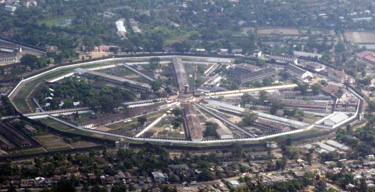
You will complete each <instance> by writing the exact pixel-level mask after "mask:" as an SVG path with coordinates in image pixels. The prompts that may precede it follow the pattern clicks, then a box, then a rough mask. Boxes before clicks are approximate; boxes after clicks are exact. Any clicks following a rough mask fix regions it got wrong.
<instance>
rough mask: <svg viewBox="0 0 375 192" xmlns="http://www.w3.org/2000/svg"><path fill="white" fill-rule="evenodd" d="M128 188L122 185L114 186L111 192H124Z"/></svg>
mask: <svg viewBox="0 0 375 192" xmlns="http://www.w3.org/2000/svg"><path fill="white" fill-rule="evenodd" d="M127 190H128V188H127V187H126V185H124V184H122V183H121V184H119V185H115V186H113V187H112V189H111V192H125V191H127Z"/></svg>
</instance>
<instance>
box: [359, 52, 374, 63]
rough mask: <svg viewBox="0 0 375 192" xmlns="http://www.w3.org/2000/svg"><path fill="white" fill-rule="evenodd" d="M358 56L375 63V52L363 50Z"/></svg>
mask: <svg viewBox="0 0 375 192" xmlns="http://www.w3.org/2000/svg"><path fill="white" fill-rule="evenodd" d="M357 58H358V59H359V60H362V61H364V62H369V63H371V64H375V53H374V52H371V51H363V52H361V53H358V54H357Z"/></svg>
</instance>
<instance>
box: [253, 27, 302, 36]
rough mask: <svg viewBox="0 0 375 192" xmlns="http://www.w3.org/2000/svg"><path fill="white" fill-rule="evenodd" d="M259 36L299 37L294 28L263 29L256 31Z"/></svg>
mask: <svg viewBox="0 0 375 192" xmlns="http://www.w3.org/2000/svg"><path fill="white" fill-rule="evenodd" d="M257 33H258V34H259V35H273V34H275V35H299V31H298V29H296V28H264V29H258V31H257Z"/></svg>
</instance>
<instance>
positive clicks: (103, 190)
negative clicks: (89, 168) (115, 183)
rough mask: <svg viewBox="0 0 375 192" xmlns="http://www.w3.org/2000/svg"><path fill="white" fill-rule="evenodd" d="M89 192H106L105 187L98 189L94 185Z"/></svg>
mask: <svg viewBox="0 0 375 192" xmlns="http://www.w3.org/2000/svg"><path fill="white" fill-rule="evenodd" d="M90 192H108V190H107V187H105V186H104V187H99V186H98V185H95V186H94V187H92V188H91V190H90Z"/></svg>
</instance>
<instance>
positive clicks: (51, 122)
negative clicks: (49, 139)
mask: <svg viewBox="0 0 375 192" xmlns="http://www.w3.org/2000/svg"><path fill="white" fill-rule="evenodd" d="M41 122H42V123H44V124H46V125H49V126H50V127H53V128H54V129H57V130H59V131H63V132H68V133H75V134H78V135H84V136H89V137H96V138H101V139H109V140H112V141H115V140H117V138H115V137H111V136H107V135H102V134H97V133H90V132H87V131H81V130H77V129H74V128H71V127H69V126H67V125H64V124H62V123H60V122H57V121H55V120H52V119H43V120H42V121H41Z"/></svg>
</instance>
